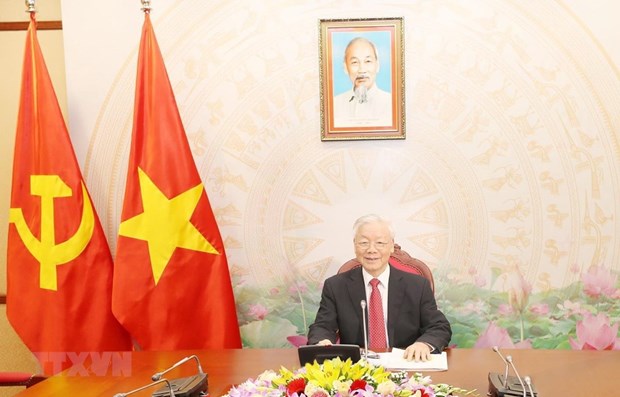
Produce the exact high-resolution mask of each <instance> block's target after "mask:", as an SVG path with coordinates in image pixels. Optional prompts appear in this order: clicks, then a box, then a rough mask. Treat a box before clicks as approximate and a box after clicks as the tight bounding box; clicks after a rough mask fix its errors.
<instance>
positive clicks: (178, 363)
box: [151, 354, 204, 380]
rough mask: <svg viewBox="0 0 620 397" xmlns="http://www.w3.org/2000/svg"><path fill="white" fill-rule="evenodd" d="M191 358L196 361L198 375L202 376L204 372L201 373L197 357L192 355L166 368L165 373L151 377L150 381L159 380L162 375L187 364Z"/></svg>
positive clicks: (158, 373)
mask: <svg viewBox="0 0 620 397" xmlns="http://www.w3.org/2000/svg"><path fill="white" fill-rule="evenodd" d="M192 358H193V359H195V360H196V365H198V373H199V374H204V372H203V371H202V367H201V366H200V360H198V357H197V356H196V355H195V354H194V355H192V356H188V357H185V358H184V359H182V360H179V361H178V362H177V363H176V364H174V365H173V366H172V367H170V368H168V369H167V370H165V371H162V372H157V373H155V374H154V375H153V376H151V379H153V380H159V379H161V377H162V375H163V374H165V373H167V372H170V371H172V370H173V369H175V368H176V367H178V366H180V365H182V364H185V363H186V362H188V361H189V360H191V359H192Z"/></svg>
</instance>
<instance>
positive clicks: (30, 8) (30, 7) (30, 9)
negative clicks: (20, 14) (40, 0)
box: [25, 0, 37, 12]
mask: <svg viewBox="0 0 620 397" xmlns="http://www.w3.org/2000/svg"><path fill="white" fill-rule="evenodd" d="M25 3H26V7H28V9H27V10H26V12H37V10H36V9H35V8H34V0H26V1H25Z"/></svg>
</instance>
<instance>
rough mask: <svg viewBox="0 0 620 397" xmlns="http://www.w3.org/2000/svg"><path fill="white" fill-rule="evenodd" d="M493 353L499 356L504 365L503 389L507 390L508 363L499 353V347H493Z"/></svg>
mask: <svg viewBox="0 0 620 397" xmlns="http://www.w3.org/2000/svg"><path fill="white" fill-rule="evenodd" d="M493 351H494V352H495V353H497V354H499V357H500V358H501V359H502V361H503V362H504V364H506V369H505V370H504V389H506V388H508V367H509V366H510V365H509V364H508V361H506V359H505V358H504V355H503V354H502V353H501V352H500V351H499V347H497V346H493Z"/></svg>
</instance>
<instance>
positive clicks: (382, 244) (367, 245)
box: [355, 240, 389, 251]
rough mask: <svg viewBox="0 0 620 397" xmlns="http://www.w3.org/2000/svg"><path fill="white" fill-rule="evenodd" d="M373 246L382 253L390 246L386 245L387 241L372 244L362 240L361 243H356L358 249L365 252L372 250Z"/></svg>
mask: <svg viewBox="0 0 620 397" xmlns="http://www.w3.org/2000/svg"><path fill="white" fill-rule="evenodd" d="M371 245H374V247H375V248H376V249H377V250H379V251H382V250H384V249H386V248H387V246H388V245H389V244H388V243H386V242H385V241H375V242H370V241H366V240H361V241H356V242H355V246H356V247H357V248H359V249H363V250H367V249H368V248H370V246H371Z"/></svg>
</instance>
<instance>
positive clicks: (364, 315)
mask: <svg viewBox="0 0 620 397" xmlns="http://www.w3.org/2000/svg"><path fill="white" fill-rule="evenodd" d="M360 306H361V307H362V329H363V330H364V358H365V359H366V360H368V332H367V331H366V301H365V300H364V299H362V300H361V301H360Z"/></svg>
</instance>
